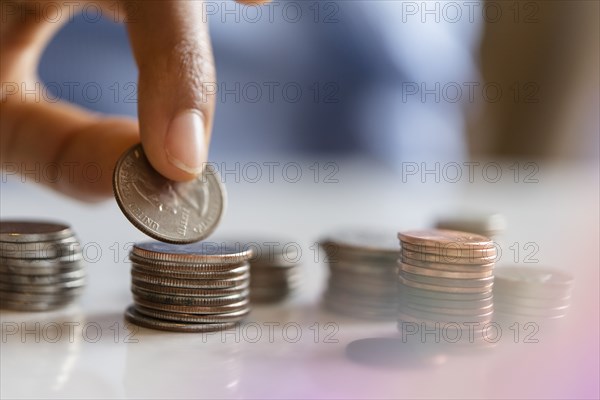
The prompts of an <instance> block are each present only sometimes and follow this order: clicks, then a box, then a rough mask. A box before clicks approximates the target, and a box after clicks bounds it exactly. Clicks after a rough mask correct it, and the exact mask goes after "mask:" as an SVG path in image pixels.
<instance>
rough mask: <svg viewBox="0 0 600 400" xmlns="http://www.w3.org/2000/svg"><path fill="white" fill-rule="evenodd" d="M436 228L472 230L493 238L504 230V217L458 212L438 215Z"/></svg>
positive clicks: (500, 215)
mask: <svg viewBox="0 0 600 400" xmlns="http://www.w3.org/2000/svg"><path fill="white" fill-rule="evenodd" d="M435 227H436V228H437V229H445V230H451V231H460V232H472V233H476V234H478V235H482V236H485V237H489V238H493V237H497V236H498V235H500V234H502V232H504V231H505V230H506V218H505V217H504V215H502V214H491V213H489V214H486V213H474V212H466V211H465V212H458V213H455V214H448V215H446V216H442V217H439V218H438V219H437V222H436V226H435Z"/></svg>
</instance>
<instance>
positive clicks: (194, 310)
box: [133, 295, 249, 314]
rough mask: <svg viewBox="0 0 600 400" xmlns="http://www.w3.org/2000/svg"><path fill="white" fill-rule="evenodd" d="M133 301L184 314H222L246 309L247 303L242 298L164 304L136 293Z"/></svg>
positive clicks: (155, 308) (153, 307) (246, 300)
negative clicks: (211, 302)
mask: <svg viewBox="0 0 600 400" xmlns="http://www.w3.org/2000/svg"><path fill="white" fill-rule="evenodd" d="M133 301H134V303H135V304H139V305H141V306H144V307H146V308H152V309H154V310H162V311H169V312H180V313H184V314H222V313H227V312H233V311H240V310H244V309H246V308H247V307H248V303H249V301H248V299H244V300H241V301H238V302H236V303H231V304H227V305H223V306H180V305H175V304H164V303H158V302H154V301H149V300H145V299H142V298H140V297H139V296H137V295H134V296H133Z"/></svg>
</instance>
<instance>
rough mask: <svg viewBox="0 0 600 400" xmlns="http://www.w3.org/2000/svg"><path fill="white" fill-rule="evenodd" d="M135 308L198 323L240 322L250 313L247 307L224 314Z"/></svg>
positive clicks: (163, 317)
mask: <svg viewBox="0 0 600 400" xmlns="http://www.w3.org/2000/svg"><path fill="white" fill-rule="evenodd" d="M135 309H136V310H137V311H138V312H139V313H140V314H144V315H146V316H148V317H152V318H156V319H163V320H168V321H175V322H181V323H196V324H210V323H227V322H234V323H236V322H240V321H242V320H243V319H244V318H246V316H248V314H249V313H250V308H245V309H242V310H239V311H232V312H228V313H222V314H210V315H202V314H185V313H172V312H168V311H161V310H154V309H152V308H147V307H143V306H140V305H139V304H138V305H136V306H135Z"/></svg>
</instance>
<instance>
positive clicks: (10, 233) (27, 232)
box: [0, 220, 73, 243]
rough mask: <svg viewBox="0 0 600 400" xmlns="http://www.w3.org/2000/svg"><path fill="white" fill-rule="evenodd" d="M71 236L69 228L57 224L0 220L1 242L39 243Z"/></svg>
mask: <svg viewBox="0 0 600 400" xmlns="http://www.w3.org/2000/svg"><path fill="white" fill-rule="evenodd" d="M71 236H73V231H71V229H70V228H69V226H68V225H65V224H61V223H57V222H45V221H17V220H0V242H11V243H23V242H39V241H49V240H61V239H66V238H68V237H71Z"/></svg>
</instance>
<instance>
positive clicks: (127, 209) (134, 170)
mask: <svg viewBox="0 0 600 400" xmlns="http://www.w3.org/2000/svg"><path fill="white" fill-rule="evenodd" d="M113 190H114V193H115V198H116V200H117V204H118V205H119V207H120V208H121V211H123V214H125V217H127V219H128V220H129V221H130V222H131V223H132V224H133V225H135V227H137V228H138V229H139V230H141V231H142V232H144V233H145V234H146V235H148V236H150V237H153V238H155V239H158V240H161V241H164V242H169V243H192V242H197V241H199V240H201V239H203V238H205V237H206V236H208V235H210V234H211V233H212V231H213V230H214V229H215V228H216V226H217V224H218V223H219V221H220V219H221V216H222V214H223V210H224V207H225V189H224V187H223V185H222V184H221V181H220V178H219V176H218V174H217V172H216V171H215V170H214V168H212V167H211V166H210V165H207V166H206V168H205V169H204V171H203V173H202V175H201V176H199V177H197V178H195V179H193V180H191V181H189V182H174V181H170V180H168V179H167V178H165V177H163V176H162V175H160V174H159V173H158V172H156V171H155V170H154V168H152V166H151V165H150V163H149V162H148V159H147V158H146V155H145V154H144V151H143V149H142V146H141V144H137V145H135V146H133V147H132V148H131V149H129V150H128V151H127V152H126V153H125V154H123V156H121V158H120V159H119V161H118V162H117V166H116V167H115V172H114V175H113Z"/></svg>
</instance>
